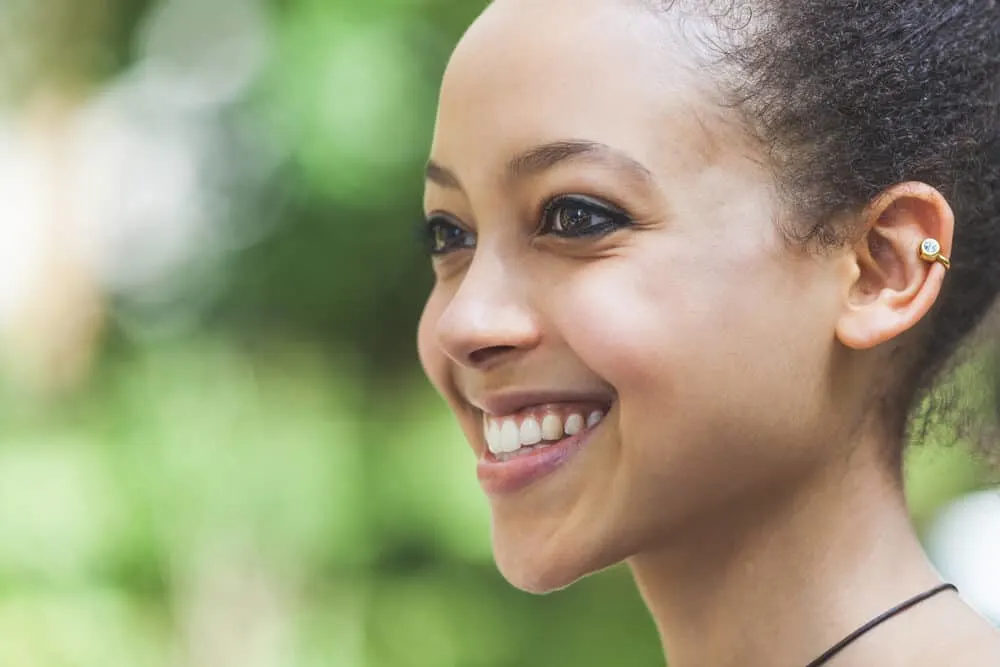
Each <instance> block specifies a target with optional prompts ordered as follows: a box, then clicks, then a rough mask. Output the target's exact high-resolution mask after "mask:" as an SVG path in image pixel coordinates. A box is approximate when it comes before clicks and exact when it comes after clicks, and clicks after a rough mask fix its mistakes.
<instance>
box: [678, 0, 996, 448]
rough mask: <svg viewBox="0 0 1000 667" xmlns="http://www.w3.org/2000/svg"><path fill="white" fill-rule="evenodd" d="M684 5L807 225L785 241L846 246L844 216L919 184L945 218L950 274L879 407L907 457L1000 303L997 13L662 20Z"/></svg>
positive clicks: (902, 11)
mask: <svg viewBox="0 0 1000 667" xmlns="http://www.w3.org/2000/svg"><path fill="white" fill-rule="evenodd" d="M681 4H683V5H684V6H685V7H686V8H687V9H694V10H695V11H696V12H699V11H700V12H701V13H702V14H703V15H704V16H706V17H708V18H711V19H713V20H714V21H715V25H716V26H717V27H719V28H722V30H721V31H720V32H721V33H722V34H723V37H722V38H720V39H719V40H718V41H715V40H712V44H713V45H714V46H715V47H717V49H716V51H715V54H717V55H718V56H719V58H718V59H717V60H716V61H715V64H718V65H721V66H722V67H721V68H720V70H719V71H720V72H724V73H725V78H726V80H727V81H726V83H727V84H728V85H727V88H728V92H729V93H731V95H732V101H733V105H734V106H735V107H737V108H738V109H739V110H740V111H741V112H742V116H743V117H744V120H745V121H746V122H747V125H748V127H749V128H750V129H751V130H752V131H753V132H754V133H755V134H756V135H757V138H758V139H760V141H761V144H762V145H765V146H768V147H769V148H768V157H769V159H770V163H771V166H772V168H773V169H774V172H775V175H776V178H777V180H778V182H779V185H780V186H781V188H780V189H781V192H782V193H783V196H784V198H785V199H787V201H788V202H789V203H790V204H791V208H792V209H793V211H794V213H795V215H794V216H793V217H794V219H795V220H798V221H803V223H802V228H799V229H793V230H787V231H788V233H789V234H790V236H791V237H792V239H793V240H794V241H796V242H799V243H802V244H809V245H812V246H813V247H830V246H834V245H837V244H842V243H844V242H846V241H848V240H849V239H851V238H852V234H854V233H856V232H857V231H858V230H856V229H847V228H845V227H844V223H843V221H844V220H845V219H850V218H851V217H852V216H845V215H843V214H844V213H851V212H858V211H860V210H862V209H863V208H864V207H865V206H866V205H867V204H868V203H869V202H871V200H872V199H873V198H875V197H876V196H877V195H878V194H879V193H880V192H881V191H883V190H885V189H886V188H888V187H890V186H892V185H894V184H897V183H901V182H906V181H922V182H924V183H927V184H929V185H931V186H933V187H935V188H937V189H938V190H939V191H940V192H941V193H942V194H943V195H944V196H945V197H946V199H947V200H948V202H949V203H950V204H951V206H952V209H953V210H954V212H955V217H956V229H955V237H954V250H953V253H952V260H953V268H952V270H951V271H950V272H949V274H948V278H947V280H946V281H945V286H944V288H943V291H942V294H941V296H940V298H939V300H938V303H937V304H936V305H935V307H934V309H933V310H932V312H931V313H930V314H929V316H928V318H927V319H926V321H925V322H924V323H923V324H922V327H921V335H920V337H919V344H918V345H916V346H915V347H916V349H913V350H911V351H909V353H908V354H907V355H905V357H906V359H905V362H901V363H903V365H905V368H902V369H899V372H898V373H897V374H896V375H897V376H898V379H897V381H896V382H894V385H893V390H892V392H891V395H887V396H885V397H883V398H882V401H883V406H882V407H883V413H884V414H883V415H882V416H883V418H884V420H885V421H886V422H887V424H886V426H887V428H888V429H890V431H891V432H892V434H893V435H894V436H898V440H899V441H900V442H905V441H906V440H907V438H906V436H907V428H908V426H909V427H910V429H911V430H910V435H911V436H913V434H914V430H913V427H914V426H915V424H916V423H917V422H920V423H921V424H922V425H923V426H926V423H927V420H928V417H929V416H934V415H937V416H940V413H941V412H942V411H943V410H949V409H953V408H954V407H956V405H957V401H956V400H955V393H954V392H953V391H946V390H942V389H943V388H946V386H947V384H948V383H947V382H946V381H944V378H945V377H948V376H950V375H952V374H950V373H948V372H946V371H948V370H951V369H954V368H955V367H956V364H955V363H953V362H955V360H956V359H960V358H961V357H962V355H958V354H956V353H957V352H959V351H960V350H963V349H966V348H967V347H969V345H971V343H970V341H971V340H972V339H973V338H975V337H974V336H973V335H972V334H973V332H976V331H977V329H978V330H979V331H982V330H983V327H981V326H980V325H981V324H982V322H983V321H984V319H985V318H986V316H987V314H988V313H989V312H990V310H991V305H992V304H993V303H994V302H995V301H996V298H997V294H998V292H1000V0H958V1H955V2H946V1H944V0H743V1H736V0H731V1H724V0H700V1H698V0H692V2H683V0H681V2H668V3H666V4H665V5H664V4H663V3H660V5H659V8H660V9H665V8H671V7H674V6H675V5H681ZM854 218H857V216H854ZM966 343H969V345H966ZM978 349H980V350H982V349H984V348H982V346H979V347H978ZM950 362H952V363H950ZM979 364H980V366H982V360H980V361H979ZM994 386H995V385H994ZM984 387H985V385H981V386H978V388H977V389H975V391H977V392H982V391H984V390H985V389H984ZM939 390H941V391H939ZM935 397H937V399H936V400H932V399H934V398H935ZM942 399H944V400H942ZM949 399H950V400H949ZM979 405H980V406H981V404H979ZM979 412H980V413H983V410H982V409H981V407H980V409H979ZM979 416H980V417H981V416H983V414H980V415H979ZM919 417H923V419H919ZM956 417H957V415H952V416H951V419H952V421H953V422H954V421H957V419H956ZM966 417H968V415H966ZM986 423H987V422H982V424H980V426H983V425H985V424H986ZM920 430H921V432H924V431H923V429H922V428H921V429H920ZM978 430H979V435H980V436H982V434H984V433H986V430H983V429H978Z"/></svg>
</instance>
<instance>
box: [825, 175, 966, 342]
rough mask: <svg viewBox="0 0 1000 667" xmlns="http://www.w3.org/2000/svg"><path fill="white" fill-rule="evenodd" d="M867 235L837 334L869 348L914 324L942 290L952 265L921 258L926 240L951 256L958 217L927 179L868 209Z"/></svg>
mask: <svg viewBox="0 0 1000 667" xmlns="http://www.w3.org/2000/svg"><path fill="white" fill-rule="evenodd" d="M862 215H863V217H864V224H865V234H864V236H863V237H862V239H861V240H860V241H859V242H858V243H857V244H856V245H855V247H854V248H853V249H852V260H853V261H856V262H857V266H856V268H855V269H854V270H853V271H852V274H853V275H854V276H855V280H854V283H853V284H852V285H851V286H850V289H849V293H848V300H847V303H846V304H845V309H844V311H843V313H842V314H841V317H840V319H839V320H838V322H837V338H838V339H839V340H840V342H841V343H843V344H844V345H846V346H847V347H849V348H853V349H857V350H864V349H869V348H873V347H875V346H876V345H879V344H880V343H884V342H886V341H888V340H891V339H893V338H895V337H896V336H899V335H900V334H901V333H903V332H905V331H907V330H909V329H911V328H913V326H914V325H916V324H917V322H919V321H920V320H921V319H922V318H923V317H924V316H925V315H926V314H927V312H928V311H929V310H930V309H931V306H933V305H934V302H935V301H936V300H937V298H938V294H940V292H941V285H942V283H943V282H944V277H945V273H946V271H947V269H946V268H945V267H944V266H943V265H942V264H940V263H938V262H928V261H926V260H924V259H921V257H920V250H919V249H920V244H921V243H922V242H923V240H924V239H927V238H932V239H936V240H937V241H938V242H939V243H940V244H941V254H943V255H945V256H950V255H951V246H952V239H953V236H954V231H955V216H954V214H953V213H952V210H951V206H949V205H948V202H947V201H946V200H945V198H944V196H943V195H942V194H941V193H940V192H938V191H937V190H936V189H934V188H932V187H931V186H929V185H926V184H924V183H902V184H899V185H895V186H893V187H891V188H889V189H888V190H886V191H885V192H883V193H882V194H880V195H879V196H878V197H876V198H875V199H874V200H873V201H872V202H871V204H869V205H868V207H866V208H865V211H864V212H863V214H862Z"/></svg>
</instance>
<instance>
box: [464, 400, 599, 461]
mask: <svg viewBox="0 0 1000 667" xmlns="http://www.w3.org/2000/svg"><path fill="white" fill-rule="evenodd" d="M529 412H530V414H528V413H529ZM525 414H526V416H521V417H519V416H517V415H510V416H507V417H490V416H487V417H486V418H485V421H484V424H483V428H484V431H485V434H486V445H487V446H488V447H489V449H490V451H491V452H493V453H494V454H508V453H511V452H516V451H517V450H518V449H520V448H521V447H531V446H532V445H538V444H544V443H546V442H555V441H557V440H562V439H563V437H564V436H568V435H576V434H577V433H579V432H580V431H582V430H584V428H593V427H594V426H596V425H597V424H598V423H599V422H600V421H601V419H603V418H604V411H603V410H597V409H594V410H590V411H589V412H587V411H584V410H580V411H577V410H573V411H571V412H569V413H568V414H566V415H565V416H560V415H559V414H557V413H556V411H555V410H548V411H545V412H544V413H542V414H541V415H539V414H536V411H535V410H528V411H526V413H525ZM584 414H586V415H587V417H586V419H584ZM539 417H541V419H539Z"/></svg>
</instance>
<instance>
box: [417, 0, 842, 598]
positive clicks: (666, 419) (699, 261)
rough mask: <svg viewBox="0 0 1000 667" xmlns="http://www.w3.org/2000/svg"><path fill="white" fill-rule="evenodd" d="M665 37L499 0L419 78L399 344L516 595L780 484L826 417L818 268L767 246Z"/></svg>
mask: <svg viewBox="0 0 1000 667" xmlns="http://www.w3.org/2000/svg"><path fill="white" fill-rule="evenodd" d="M691 27H692V29H698V28H699V27H698V26H691ZM683 33H684V28H683V27H682V25H681V24H680V23H679V22H678V21H677V20H676V19H673V18H671V16H670V15H666V16H664V15H663V14H658V13H656V12H654V11H653V10H651V9H649V8H647V7H645V5H644V3H641V2H623V1H622V0H499V1H498V2H496V3H495V4H494V5H493V6H491V7H490V8H489V9H488V10H487V11H486V13H485V14H484V15H483V16H482V17H481V18H480V20H479V21H478V22H477V23H476V24H475V25H474V26H473V27H472V28H471V30H470V31H469V33H468V34H467V35H466V36H465V38H464V39H463V41H462V43H461V44H460V46H459V47H458V49H457V51H456V52H455V54H454V56H453V59H452V61H451V63H450V65H449V67H448V70H447V73H446V75H445V79H444V84H443V89H442V92H441V99H440V109H439V115H438V120H437V126H436V131H435V135H434V142H433V147H432V151H431V163H430V164H431V166H430V167H429V168H428V180H427V190H426V202H425V203H426V213H427V214H428V218H429V220H430V221H431V232H432V234H431V242H432V244H433V246H434V248H435V249H436V250H437V251H439V254H437V255H436V256H435V257H434V259H433V263H434V270H435V273H436V284H435V286H434V289H433V291H432V293H431V295H430V297H429V299H428V301H427V305H426V308H425V311H424V314H423V317H422V319H421V323H420V331H419V349H420V357H421V361H422V363H423V366H424V368H425V370H426V372H427V374H428V376H429V377H430V379H431V380H432V382H433V383H434V385H435V387H436V388H437V389H438V390H439V391H440V393H441V394H442V395H443V396H444V397H445V398H446V399H447V401H448V403H449V405H450V407H451V408H452V410H453V411H454V412H455V415H456V417H457V418H458V421H459V423H460V424H461V427H462V429H463V431H464V432H465V435H466V437H467V438H468V441H469V443H470V445H471V446H472V449H473V451H474V452H475V454H476V456H477V457H478V458H479V459H480V463H479V477H480V480H481V482H482V484H483V487H484V489H485V491H486V493H487V495H488V497H489V500H490V504H491V508H492V516H493V540H494V550H495V554H496V559H497V563H498V565H499V567H500V569H501V571H502V572H503V573H504V575H505V576H506V577H507V578H508V579H509V580H510V581H511V582H512V583H513V584H514V585H516V586H519V587H521V588H524V589H526V590H531V591H539V592H540V591H547V590H552V589H555V588H559V587H562V586H565V585H568V584H569V583H572V582H573V581H574V580H576V579H578V578H580V577H581V576H584V575H586V574H589V573H591V572H594V571H596V570H599V569H601V568H604V567H607V566H609V565H612V564H614V563H616V562H619V561H621V560H623V559H626V558H628V557H630V556H632V555H634V554H637V553H640V552H644V551H647V550H652V549H656V548H658V547H661V546H666V545H668V544H670V542H671V541H672V540H674V539H676V538H677V536H678V535H680V533H681V531H682V530H683V529H684V528H685V527H686V526H693V525H697V524H699V523H703V522H707V521H719V520H720V519H724V518H725V517H726V512H727V510H726V508H727V507H732V506H734V503H736V502H741V503H742V502H752V501H754V500H760V499H763V497H764V496H765V495H766V494H768V493H773V492H776V491H777V490H780V489H783V488H784V489H787V488H789V486H790V485H792V484H794V480H796V479H798V478H800V477H801V475H802V473H803V471H804V470H806V469H807V468H808V467H809V466H810V465H812V464H814V463H815V462H816V461H818V459H819V457H820V455H821V453H822V450H823V443H824V439H825V438H828V437H830V436H831V435H832V434H833V432H834V430H835V428H836V423H835V422H832V421H830V420H831V419H836V418H837V417H836V415H837V414H838V413H839V414H841V415H842V414H843V410H842V409H841V406H838V405H837V404H835V403H834V401H833V398H832V391H831V385H832V384H834V383H835V382H836V381H837V378H835V377H834V376H833V371H832V366H833V361H834V357H835V354H836V351H837V347H836V341H835V336H834V328H835V323H836V319H837V315H838V313H839V310H840V308H841V307H842V304H843V300H844V297H845V294H844V284H845V282H844V280H843V278H844V276H843V270H842V269H838V268H837V265H836V264H835V263H834V261H833V260H832V259H824V258H822V257H815V256H810V255H807V254H805V253H802V252H797V251H793V250H791V249H789V247H788V246H787V244H786V243H785V242H784V241H783V237H782V235H781V234H780V232H779V229H778V226H777V225H778V219H779V218H778V216H779V214H780V211H779V208H778V206H777V204H776V200H775V197H774V190H775V188H774V182H773V178H772V177H771V175H770V174H769V173H768V171H767V170H766V168H764V167H763V166H762V160H761V159H760V157H759V149H758V148H755V147H754V145H753V144H752V142H750V141H749V140H748V139H747V138H746V137H745V136H744V135H743V134H742V130H741V129H740V125H739V123H738V122H737V118H736V117H735V116H730V115H728V114H730V113H732V112H728V111H726V110H724V109H723V108H722V106H721V105H720V104H719V98H718V95H717V91H716V89H715V88H714V87H713V86H714V80H713V79H712V77H711V75H710V74H709V73H707V71H706V70H705V69H704V68H702V67H700V66H699V62H698V59H697V52H696V51H695V50H694V48H693V47H692V46H691V45H692V44H693V43H694V42H692V41H691V40H690V39H688V38H685V37H684V36H683ZM595 413H596V414H595ZM592 415H593V418H591V416H592ZM598 419H599V421H598ZM594 422H597V423H596V424H595V423H594ZM539 438H541V442H539V443H538V445H536V446H533V447H532V448H531V449H525V448H521V449H519V450H518V451H517V452H510V451H509V450H511V449H512V448H516V447H518V445H520V444H521V443H522V442H525V443H529V444H530V443H532V442H538V440H539ZM488 445H492V449H494V450H504V452H506V453H500V454H496V453H493V452H491V451H490V447H489V446H488ZM539 445H545V446H539ZM470 474H471V472H470ZM438 483H441V484H447V483H448V480H438Z"/></svg>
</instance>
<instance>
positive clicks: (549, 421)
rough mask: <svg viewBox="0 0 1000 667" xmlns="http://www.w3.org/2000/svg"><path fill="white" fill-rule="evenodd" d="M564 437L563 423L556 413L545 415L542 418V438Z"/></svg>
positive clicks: (557, 438)
mask: <svg viewBox="0 0 1000 667" xmlns="http://www.w3.org/2000/svg"><path fill="white" fill-rule="evenodd" d="M562 437H563V423H562V420H561V419H559V417H557V416H555V415H545V418H544V419H542V439H543V440H559V439H561V438H562Z"/></svg>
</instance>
